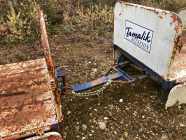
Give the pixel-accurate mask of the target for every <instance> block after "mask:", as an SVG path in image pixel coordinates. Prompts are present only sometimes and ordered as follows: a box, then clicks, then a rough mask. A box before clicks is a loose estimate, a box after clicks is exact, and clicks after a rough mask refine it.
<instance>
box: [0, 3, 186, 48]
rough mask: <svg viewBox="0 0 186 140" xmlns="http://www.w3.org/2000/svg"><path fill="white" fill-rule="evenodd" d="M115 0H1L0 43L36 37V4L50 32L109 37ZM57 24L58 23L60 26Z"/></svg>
mask: <svg viewBox="0 0 186 140" xmlns="http://www.w3.org/2000/svg"><path fill="white" fill-rule="evenodd" d="M115 1H116V0H9V1H8V2H7V1H6V0H0V44H3V45H10V44H16V43H20V42H21V43H32V42H35V41H36V40H38V37H39V30H38V22H37V7H38V5H39V6H40V7H41V8H42V9H43V10H44V13H45V14H46V19H47V24H48V28H49V30H48V31H49V33H51V34H56V33H59V32H57V31H58V30H60V31H61V32H63V33H73V32H80V33H83V34H86V35H87V34H89V35H90V34H91V36H94V37H99V36H103V37H105V36H110V35H111V33H112V31H113V5H114V2H115ZM127 1H128V2H133V3H138V4H143V5H148V6H153V7H158V8H163V9H168V10H173V11H177V10H178V9H179V8H181V7H184V6H186V1H183V0H127ZM58 25H61V26H60V28H61V29H59V28H56V27H58Z"/></svg>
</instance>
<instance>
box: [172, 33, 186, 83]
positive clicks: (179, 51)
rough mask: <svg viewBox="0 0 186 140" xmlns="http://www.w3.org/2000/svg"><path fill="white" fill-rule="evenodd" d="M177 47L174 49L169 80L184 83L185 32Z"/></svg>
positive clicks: (185, 71) (185, 68) (185, 73)
mask: <svg viewBox="0 0 186 140" xmlns="http://www.w3.org/2000/svg"><path fill="white" fill-rule="evenodd" d="M179 43H180V44H179ZM177 45H178V47H177V48H176V47H175V48H176V49H175V52H174V53H175V55H174V59H172V60H173V62H172V64H171V67H170V75H169V77H170V79H171V80H176V81H177V82H183V81H186V31H183V34H182V36H181V37H180V38H179V41H178V42H177Z"/></svg>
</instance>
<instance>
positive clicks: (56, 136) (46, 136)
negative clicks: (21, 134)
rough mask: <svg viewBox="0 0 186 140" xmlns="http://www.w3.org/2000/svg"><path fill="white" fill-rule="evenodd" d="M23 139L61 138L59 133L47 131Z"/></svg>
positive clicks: (51, 139) (55, 139) (47, 139)
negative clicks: (40, 134)
mask: <svg viewBox="0 0 186 140" xmlns="http://www.w3.org/2000/svg"><path fill="white" fill-rule="evenodd" d="M25 140H63V139H62V136H61V134H59V133H57V132H48V133H45V134H44V135H42V136H35V137H32V138H28V139H25Z"/></svg>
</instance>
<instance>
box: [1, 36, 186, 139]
mask: <svg viewBox="0 0 186 140" xmlns="http://www.w3.org/2000/svg"><path fill="white" fill-rule="evenodd" d="M50 38H51V39H50V44H51V48H52V53H53V57H54V59H55V62H56V64H57V65H62V66H63V68H64V70H65V74H66V79H67V84H68V85H71V84H74V83H78V82H85V81H89V80H92V79H95V78H97V77H100V76H101V75H102V74H104V72H105V71H107V70H108V69H109V68H110V67H111V66H112V64H113V58H112V39H105V38H100V39H97V40H94V39H92V38H91V37H90V36H87V35H81V34H78V33H76V34H68V35H64V34H60V35H55V36H52V37H50ZM41 56H42V52H41V50H40V49H39V48H38V46H37V45H33V46H22V45H18V46H16V47H5V46H1V47H0V64H5V63H12V62H19V61H23V60H29V59H35V58H38V57H41ZM159 93H160V88H159V86H158V85H157V84H156V83H155V82H153V81H152V80H150V79H145V80H142V81H138V82H136V83H133V84H122V83H113V84H111V85H110V86H109V87H108V88H107V89H106V90H105V91H104V93H103V94H101V95H100V96H94V97H76V96H74V95H72V94H71V92H70V91H68V92H67V93H66V94H65V95H64V96H63V99H62V104H63V115H64V123H63V129H62V134H63V137H64V139H65V140H185V139H186V106H185V105H182V106H177V107H173V108H170V109H168V110H165V109H164V103H163V102H162V101H161V100H160V97H159Z"/></svg>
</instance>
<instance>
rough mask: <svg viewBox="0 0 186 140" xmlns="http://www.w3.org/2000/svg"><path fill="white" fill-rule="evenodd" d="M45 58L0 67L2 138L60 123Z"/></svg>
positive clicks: (0, 122)
mask: <svg viewBox="0 0 186 140" xmlns="http://www.w3.org/2000/svg"><path fill="white" fill-rule="evenodd" d="M50 80H51V77H50V75H49V72H48V69H47V65H46V62H45V59H37V60H32V61H26V62H21V63H14V64H7V65H1V66H0V139H5V140H6V139H15V138H18V137H20V136H23V135H29V134H31V133H37V131H45V130H48V129H50V126H51V125H53V124H56V123H58V120H57V116H56V110H55V99H54V98H55V97H54V94H53V92H52V90H51V87H50Z"/></svg>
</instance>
